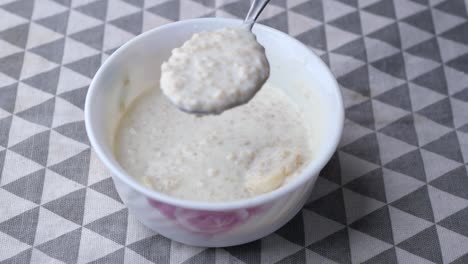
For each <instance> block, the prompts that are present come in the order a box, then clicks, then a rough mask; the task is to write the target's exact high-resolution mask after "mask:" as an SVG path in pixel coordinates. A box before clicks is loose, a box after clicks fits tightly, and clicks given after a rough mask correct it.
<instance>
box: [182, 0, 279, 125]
mask: <svg viewBox="0 0 468 264" xmlns="http://www.w3.org/2000/svg"><path fill="white" fill-rule="evenodd" d="M269 2H270V0H253V1H252V4H251V5H250V9H249V12H248V13H247V16H246V17H245V19H244V22H243V23H242V27H245V28H246V29H248V30H249V31H252V27H253V26H254V24H255V22H256V21H257V18H258V17H259V16H260V14H261V13H262V11H263V9H264V8H265V7H266V5H267V4H268V3H269ZM238 105H239V104H236V105H228V106H226V108H225V109H224V110H227V109H230V108H233V107H235V106H238ZM176 107H177V108H179V109H180V110H181V111H184V112H186V113H190V114H195V115H197V116H203V115H209V114H218V113H211V112H202V111H194V110H188V109H184V108H183V107H181V106H179V105H176Z"/></svg>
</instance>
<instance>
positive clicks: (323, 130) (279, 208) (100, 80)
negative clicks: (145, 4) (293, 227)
mask: <svg viewBox="0 0 468 264" xmlns="http://www.w3.org/2000/svg"><path fill="white" fill-rule="evenodd" d="M240 24H241V21H240V20H233V19H220V18H203V19H194V20H185V21H180V22H176V23H171V24H168V25H164V26H161V27H159V28H155V29H153V30H151V31H148V32H146V33H144V34H142V35H140V36H138V37H136V38H134V39H133V40H131V41H129V42H128V43H126V44H125V45H124V46H122V47H121V48H120V49H118V50H117V51H116V52H115V53H114V54H112V56H110V57H109V58H108V59H107V61H106V62H105V63H104V64H103V65H102V66H101V68H100V69H99V71H98V72H97V73H96V75H95V77H94V79H93V81H92V83H91V86H90V88H89V91H88V95H87V98H86V105H85V121H86V130H87V133H88V136H89V139H90V142H91V145H92V146H93V148H94V149H95V151H96V153H97V155H98V156H99V158H100V159H101V160H102V162H103V163H104V165H105V166H106V167H107V168H108V169H109V170H110V171H111V173H112V176H113V180H114V183H115V186H116V188H117V191H118V193H119V195H120V197H121V198H122V200H123V202H124V203H125V204H126V205H127V206H128V208H129V211H130V213H132V214H134V215H135V216H136V217H137V218H138V219H139V220H140V221H141V222H142V223H143V224H145V225H146V226H148V227H149V228H151V229H153V230H155V231H156V232H158V233H160V234H162V235H163V236H165V237H168V238H171V239H173V240H176V241H179V242H182V243H185V244H189V245H196V246H209V247H224V246H232V245H238V244H242V243H247V242H250V241H253V240H256V239H259V238H261V237H263V236H266V235H268V234H270V233H272V232H274V231H275V230H277V229H278V228H280V227H281V226H282V225H284V224H285V223H287V222H288V221H289V220H290V219H291V218H292V217H293V216H294V215H295V214H296V213H297V212H298V211H299V210H300V209H301V208H302V206H303V205H304V203H305V202H306V200H307V198H308V197H309V195H310V193H311V190H312V187H313V185H314V183H315V180H316V179H317V177H318V174H319V172H320V170H321V169H322V168H323V167H324V166H325V164H326V163H327V161H328V160H329V159H330V157H331V156H332V154H333V152H334V151H335V149H336V147H337V145H338V142H339V140H340V137H341V132H342V129H343V114H344V110H343V102H342V97H341V93H340V89H339V87H338V85H337V83H336V81H335V79H334V77H333V75H332V74H331V73H330V71H329V69H328V68H327V67H326V65H325V64H324V63H323V62H322V61H321V60H320V59H319V58H318V57H317V56H316V55H314V54H313V53H312V52H311V51H310V50H309V49H308V48H307V47H306V46H304V45H303V44H301V43H300V42H298V41H297V40H295V39H294V38H292V37H290V36H288V35H286V34H284V33H282V32H280V31H277V30H275V29H272V28H269V27H266V26H262V25H256V26H255V27H254V33H255V34H256V35H257V38H258V41H259V42H260V43H261V44H262V45H263V46H265V48H266V51H267V56H268V59H269V61H270V65H271V77H270V79H269V81H270V82H271V83H273V85H275V86H277V87H280V88H281V89H282V90H284V92H285V93H286V94H287V95H288V96H290V97H291V98H292V99H293V100H294V101H295V103H297V104H298V105H299V106H300V107H301V108H303V109H304V110H305V112H306V113H309V114H310V118H307V119H308V120H304V122H308V123H310V124H311V125H320V129H316V131H319V132H320V135H318V134H317V140H318V141H320V142H318V145H317V146H318V147H317V149H315V150H314V151H315V156H314V158H313V160H312V161H311V162H310V164H308V166H307V168H306V169H305V170H304V172H303V174H302V175H300V176H298V177H297V178H296V179H295V180H294V181H292V182H290V183H289V184H287V185H285V186H283V187H281V188H279V189H277V190H275V191H273V192H270V193H267V194H263V195H260V196H257V197H253V198H250V199H245V200H239V201H234V202H220V203H207V202H195V201H186V200H181V199H176V198H173V197H170V196H167V195H164V194H161V193H157V192H155V191H152V190H150V189H148V188H146V187H145V186H144V185H142V184H140V183H139V182H137V181H136V180H134V179H133V178H132V177H130V176H129V175H128V174H127V173H126V172H125V171H124V170H123V169H122V167H121V166H120V165H119V164H118V162H117V161H116V159H115V157H114V155H113V151H112V142H113V134H114V129H115V126H116V124H117V123H118V121H119V119H120V117H121V115H122V113H123V112H124V111H125V109H126V107H127V106H128V105H129V103H130V102H131V101H132V100H133V99H134V98H135V97H136V96H137V95H139V94H140V93H141V92H142V91H144V90H145V89H147V88H148V87H151V86H154V84H157V83H159V77H160V73H159V69H160V65H161V63H162V62H163V61H165V60H166V59H167V58H168V57H169V55H170V52H171V50H172V49H173V48H175V47H178V46H180V45H181V44H182V43H183V42H184V41H186V40H187V39H189V38H190V36H191V35H192V34H193V33H195V32H198V31H203V30H214V29H217V28H222V27H234V26H238V25H240ZM226 45H229V43H226ZM317 111H318V112H317ZM312 116H315V117H317V116H320V117H321V118H323V120H320V122H319V121H318V120H313V119H312Z"/></svg>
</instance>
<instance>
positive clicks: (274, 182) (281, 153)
mask: <svg viewBox="0 0 468 264" xmlns="http://www.w3.org/2000/svg"><path fill="white" fill-rule="evenodd" d="M301 164H302V157H301V154H300V153H299V152H298V151H296V150H290V149H284V148H279V147H268V148H264V149H262V150H261V151H259V152H258V153H257V155H256V156H255V158H254V159H253V161H252V163H251V164H250V168H249V169H248V170H247V173H246V176H245V183H244V186H245V188H246V189H247V190H248V191H249V192H250V193H252V194H262V193H266V192H270V191H273V190H274V189H276V188H278V187H280V186H281V184H283V182H284V179H285V178H286V177H287V176H288V175H290V174H291V173H293V172H294V171H295V170H296V169H297V168H298V167H299V166H300V165H301Z"/></svg>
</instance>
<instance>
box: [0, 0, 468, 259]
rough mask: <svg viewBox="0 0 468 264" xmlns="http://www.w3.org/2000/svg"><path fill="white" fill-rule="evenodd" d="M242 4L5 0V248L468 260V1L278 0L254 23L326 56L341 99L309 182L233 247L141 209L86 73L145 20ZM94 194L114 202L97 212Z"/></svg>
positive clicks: (234, 9)
mask: <svg viewBox="0 0 468 264" xmlns="http://www.w3.org/2000/svg"><path fill="white" fill-rule="evenodd" d="M248 7H249V1H247V0H85V1H83V0H0V248H1V250H0V263H173V264H179V263H195V264H200V263H208V264H211V263H219V264H221V263H240V264H249V263H268V264H269V263H468V174H467V164H468V116H467V112H468V14H467V12H468V1H467V0H272V1H271V2H270V4H269V6H267V8H266V10H265V12H264V14H263V15H262V16H261V17H260V23H263V24H266V25H268V26H271V27H273V28H276V29H278V30H281V31H284V32H285V33H288V34H289V35H291V36H292V37H294V38H296V39H298V40H299V41H302V42H303V43H304V44H306V45H307V46H308V47H309V48H310V49H311V50H313V51H314V52H315V53H316V54H317V55H319V56H320V57H321V58H322V59H323V60H324V61H325V63H327V64H328V65H329V66H330V68H331V69H332V71H333V72H334V74H335V76H336V77H337V80H338V82H339V84H340V85H341V87H342V91H343V96H344V101H345V105H346V122H345V131H344V135H343V141H342V143H341V145H340V147H339V149H338V150H337V152H336V153H335V155H334V156H333V158H332V160H331V161H330V163H329V164H328V165H327V166H326V167H325V168H324V169H323V171H322V173H321V175H320V178H319V180H318V181H317V186H316V189H315V190H314V193H313V195H312V196H311V197H310V199H309V201H308V202H307V204H306V205H305V207H304V209H303V210H302V211H301V212H299V213H298V214H297V215H296V216H295V217H294V218H293V219H292V220H291V221H290V222H289V223H287V224H286V225H285V226H283V227H282V228H280V229H279V230H278V231H277V232H275V233H274V234H271V235H269V236H268V237H265V238H263V239H261V240H259V241H254V242H251V243H249V244H246V245H241V246H236V247H229V248H217V249H208V248H207V249H205V248H192V247H189V246H184V245H181V244H179V243H177V242H174V241H171V240H169V239H167V238H165V237H163V236H161V235H159V234H156V233H154V232H152V231H150V230H149V229H148V228H146V227H144V226H143V225H142V224H140V223H139V222H138V221H136V220H135V219H134V217H133V216H132V214H131V212H128V209H127V208H125V206H124V205H122V201H121V200H120V197H119V196H118V194H117V191H116V189H115V187H114V184H113V181H112V179H111V178H110V175H109V172H108V171H106V170H105V169H104V167H103V166H102V164H100V163H99V161H98V160H97V158H96V154H95V153H94V151H93V150H92V149H91V147H90V144H89V140H88V138H87V136H86V131H85V125H84V120H83V108H84V101H85V98H86V93H87V91H88V87H89V84H90V82H91V79H92V78H93V76H94V74H95V73H96V71H97V70H98V68H99V67H100V65H101V64H102V63H103V62H104V61H105V60H106V59H107V58H108V57H109V55H110V54H112V52H114V51H115V50H116V49H118V48H119V47H120V46H121V45H122V44H124V43H125V42H126V41H127V40H129V39H131V38H132V37H134V36H136V35H138V34H141V33H142V32H145V31H147V30H150V29H152V28H154V27H157V26H160V25H162V24H165V23H170V22H172V21H177V20H182V19H187V18H194V17H210V16H219V17H237V18H241V19H242V17H243V16H244V14H246V12H247V10H248ZM66 146H70V148H67V147H66ZM96 195H99V197H100V198H99V199H100V200H103V201H102V202H103V203H107V204H111V205H113V206H114V207H115V210H109V212H102V211H99V212H98V211H95V210H97V209H98V207H96V206H93V205H92V204H93V203H95V201H94V200H93V199H96V198H93V197H96Z"/></svg>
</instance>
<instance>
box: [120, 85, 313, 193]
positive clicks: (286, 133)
mask: <svg viewBox="0 0 468 264" xmlns="http://www.w3.org/2000/svg"><path fill="white" fill-rule="evenodd" d="M302 120H304V119H303V117H302V114H301V113H300V112H299V110H298V109H297V108H296V106H295V105H294V104H293V103H292V102H290V101H289V98H288V97H286V96H285V95H284V94H283V93H282V92H281V91H280V90H279V89H276V88H274V87H272V86H270V85H268V84H266V85H265V86H264V87H263V88H262V89H261V90H260V92H259V93H258V95H257V96H255V97H254V98H253V99H252V100H251V101H250V102H249V103H248V104H246V105H243V106H240V107H237V108H234V109H231V110H229V111H226V112H224V113H223V114H222V115H218V116H203V117H196V116H194V115H190V114H187V113H184V112H181V111H179V110H178V109H176V108H175V107H174V106H173V105H172V104H171V103H169V101H168V100H167V98H166V97H165V96H163V95H162V94H161V92H160V90H159V89H151V90H150V91H148V92H147V93H146V94H144V95H142V96H140V97H139V98H138V99H136V101H135V102H134V103H133V105H132V106H131V107H130V109H129V110H128V111H127V112H126V114H125V115H124V117H123V118H122V120H121V123H120V125H119V127H118V128H117V131H116V137H115V139H116V141H115V146H114V150H115V153H116V156H117V159H118V160H119V163H120V164H121V165H122V167H123V168H124V169H125V170H126V171H127V172H128V173H129V174H130V175H132V176H133V177H135V178H136V179H137V180H139V181H140V182H142V183H143V184H145V185H147V186H148V187H149V188H152V189H154V190H156V191H158V192H162V193H165V194H168V195H170V196H173V197H178V198H182V199H188V200H196V201H211V202H219V201H232V200H238V199H242V198H247V197H251V196H255V195H259V194H261V193H265V192H269V191H272V190H274V189H276V188H278V187H280V186H281V185H283V184H286V183H287V182H288V181H290V180H291V179H292V178H293V177H294V176H295V175H297V174H299V173H300V172H301V170H302V169H303V167H304V164H306V163H307V162H308V161H309V160H310V159H311V158H312V150H311V149H312V147H311V146H310V143H309V141H308V139H309V138H310V136H309V131H308V129H307V128H306V127H305V126H304V125H303V121H302Z"/></svg>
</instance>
